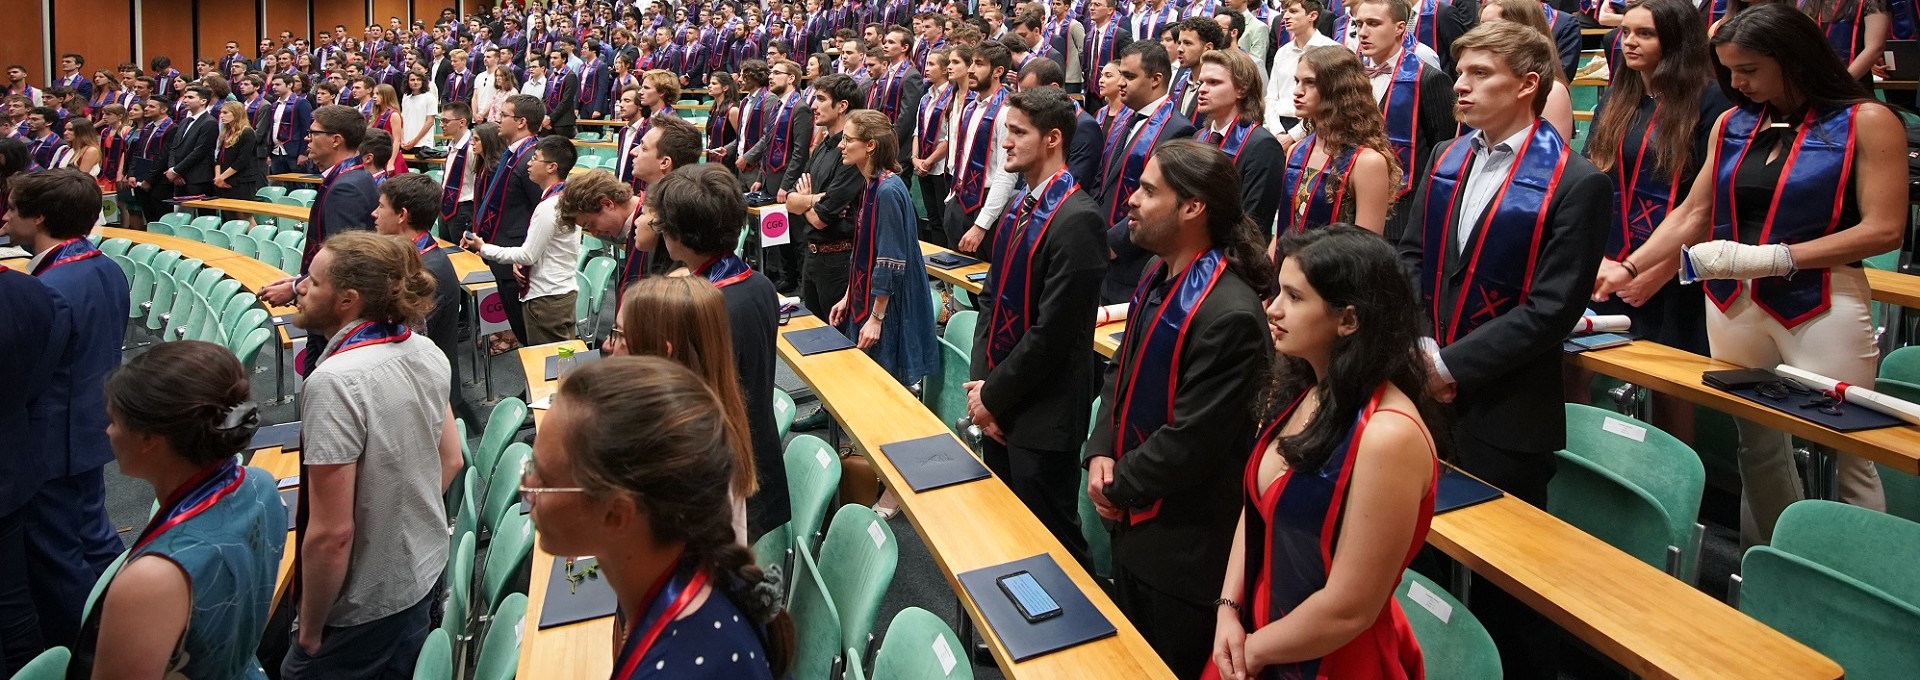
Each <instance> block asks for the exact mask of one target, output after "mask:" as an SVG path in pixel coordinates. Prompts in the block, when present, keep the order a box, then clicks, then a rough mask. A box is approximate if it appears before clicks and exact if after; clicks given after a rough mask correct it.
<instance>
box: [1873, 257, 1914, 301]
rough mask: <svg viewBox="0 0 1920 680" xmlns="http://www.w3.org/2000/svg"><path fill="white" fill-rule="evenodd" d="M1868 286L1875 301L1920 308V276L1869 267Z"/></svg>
mask: <svg viewBox="0 0 1920 680" xmlns="http://www.w3.org/2000/svg"><path fill="white" fill-rule="evenodd" d="M1867 288H1868V289H1870V290H1872V291H1873V301H1874V302H1885V303H1887V304H1892V305H1899V306H1901V307H1912V308H1914V309H1920V276H1914V275H1912V274H1902V273H1900V272H1890V271H1885V270H1881V269H1874V268H1872V267H1868V268H1867Z"/></svg>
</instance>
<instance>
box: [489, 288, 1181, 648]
mask: <svg viewBox="0 0 1920 680" xmlns="http://www.w3.org/2000/svg"><path fill="white" fill-rule="evenodd" d="M820 326H821V323H820V321H819V320H818V319H816V318H814V317H812V316H796V317H794V318H793V320H792V321H790V322H788V324H787V325H786V326H783V327H781V329H780V331H781V332H782V333H785V332H789V331H795V330H803V329H807V328H818V327H820ZM779 348H780V356H781V358H782V359H784V360H786V362H787V364H788V365H789V366H791V367H792V368H793V370H794V372H795V373H797V374H799V376H800V378H801V379H802V380H805V381H806V382H807V384H808V385H810V386H812V388H813V390H814V392H815V393H816V394H818V395H820V400H821V403H822V404H824V405H825V406H826V409H827V410H828V411H829V412H831V413H832V414H833V417H834V419H835V420H838V421H839V422H840V423H841V424H843V425H844V426H845V428H846V431H847V432H848V433H849V435H850V436H851V439H852V440H853V443H854V445H855V446H856V447H857V448H858V449H859V450H860V451H861V452H862V453H863V454H864V455H866V456H867V458H868V459H869V460H871V461H873V467H874V471H876V472H878V473H880V475H881V476H882V478H883V479H884V480H885V481H886V484H887V488H890V489H893V492H894V494H896V495H897V496H898V497H899V499H900V507H901V509H902V510H904V511H905V512H906V515H907V518H908V519H909V520H911V521H912V522H913V526H914V530H915V531H916V532H917V533H919V535H920V538H921V540H923V541H925V542H926V545H927V549H928V551H929V552H931V553H932V554H933V557H934V560H935V561H937V562H939V564H940V570H941V572H942V573H943V574H945V575H946V578H947V582H948V584H949V585H950V586H952V588H953V592H954V593H955V594H962V593H964V592H965V590H964V589H962V588H961V586H960V582H959V580H958V579H957V578H956V577H955V575H956V574H960V573H963V572H967V571H971V570H973V569H979V568H983V567H989V566H992V565H996V564H1001V563H1005V562H1008V561H1012V560H1016V559H1021V558H1024V557H1030V556H1033V555H1036V554H1040V553H1048V554H1051V555H1052V557H1053V559H1054V561H1055V562H1058V563H1059V564H1060V567H1061V568H1062V569H1063V570H1065V571H1066V573H1067V575H1068V577H1069V578H1071V579H1072V580H1073V582H1074V584H1075V585H1076V586H1078V587H1079V588H1080V590H1081V591H1082V592H1083V593H1084V594H1085V595H1086V596H1087V599H1089V600H1091V601H1092V602H1093V604H1094V606H1095V607H1098V608H1099V609H1100V612H1101V613H1102V614H1104V615H1105V616H1106V617H1107V619H1108V620H1109V621H1111V622H1112V623H1113V625H1114V627H1115V628H1116V629H1118V631H1119V634H1118V635H1116V636H1114V637H1111V638H1107V639H1104V640H1099V641H1096V642H1091V643H1087V644H1084V645H1080V646H1077V647H1073V648H1070V649H1065V650H1061V651H1058V652H1054V653H1052V654H1047V655H1045V656H1040V657H1035V658H1032V659H1028V660H1026V661H1022V662H1019V663H1015V662H1014V661H1013V659H1012V657H1010V656H1008V655H1007V650H1006V648H1005V647H1004V646H1002V645H1001V644H1000V641H999V639H998V638H996V637H995V636H994V635H992V634H985V635H984V637H985V638H986V639H987V641H988V645H989V647H991V648H992V650H993V655H994V659H995V660H996V661H997V662H998V663H999V666H1000V669H1001V670H1002V671H1003V672H1004V673H1005V674H1006V676H1007V677H1009V678H1069V677H1082V678H1129V679H1132V678H1171V677H1173V674H1172V672H1171V671H1169V670H1168V669H1167V667H1166V665H1165V664H1164V663H1162V662H1161V661H1160V657H1159V656H1158V655H1157V654H1155V653H1154V651H1153V649H1152V648H1150V647H1148V646H1147V642H1146V639H1145V638H1142V637H1141V636H1140V632H1139V631H1138V630H1136V629H1134V627H1133V624H1132V623H1130V622H1128V621H1127V618H1126V617H1125V616H1123V615H1121V613H1120V609H1119V607H1117V606H1115V605H1114V604H1113V601H1112V600H1111V599H1109V598H1108V597H1107V595H1106V593H1105V591H1103V590H1101V589H1100V586H1099V585H1098V584H1096V583H1095V582H1094V580H1093V577H1092V576H1091V575H1089V574H1088V573H1087V572H1086V571H1085V570H1084V569H1081V568H1080V567H1079V565H1078V564H1077V563H1075V562H1074V560H1073V558H1072V557H1071V556H1070V555H1069V554H1068V553H1067V551H1066V548H1065V547H1064V546H1062V545H1061V544H1060V542H1059V541H1057V540H1054V538H1053V535H1052V534H1050V533H1048V532H1047V530H1046V528H1045V527H1043V526H1041V525H1040V521H1039V520H1038V519H1036V518H1035V517H1034V516H1033V514H1032V513H1031V512H1028V511H1027V509H1026V506H1024V505H1022V504H1021V502H1020V500H1019V499H1018V498H1015V497H1014V495H1013V492H1012V491H1011V490H1010V489H1008V488H1007V486H1006V484H1004V483H1002V482H1001V481H1000V480H999V479H998V478H992V477H990V478H988V479H983V480H980V481H976V482H968V483H966V484H960V485H956V486H950V487H945V488H941V489H933V490H930V491H927V492H925V493H914V492H913V490H912V489H911V487H909V486H908V485H907V484H906V480H905V479H904V478H902V477H901V476H900V472H899V470H897V469H895V468H894V467H893V464H892V463H891V462H890V461H888V460H887V457H886V456H885V455H883V454H881V453H880V446H881V445H883V444H890V443H893V442H898V441H903V440H907V439H915V438H919V437H925V436H929V435H943V436H952V434H951V433H950V432H949V431H948V430H947V426H946V425H945V424H943V423H941V422H940V418H939V417H938V416H935V415H934V414H933V412H931V411H928V410H927V408H926V407H925V406H924V405H922V404H921V403H920V401H919V400H918V399H915V398H914V397H913V395H912V394H911V393H909V392H908V391H907V389H906V388H905V387H902V386H900V384H899V383H898V382H896V381H895V380H894V379H893V378H892V377H891V376H889V375H888V374H887V372H886V371H884V370H882V369H881V368H880V366H879V364H875V363H874V362H873V360H872V359H869V358H868V357H867V356H866V354H864V353H861V352H857V351H840V352H827V353H824V354H815V355H813V356H804V357H803V356H800V355H799V353H798V352H797V351H795V350H794V348H793V345H792V344H789V343H788V342H787V341H786V338H785V337H782V338H781V339H780V341H779ZM961 601H962V603H963V604H964V605H965V607H966V609H967V612H968V614H969V615H971V616H972V617H973V618H974V620H975V621H984V620H985V619H983V618H982V617H981V616H980V612H979V609H978V608H977V607H976V606H975V605H974V604H973V603H972V602H970V601H968V600H967V599H966V598H965V597H962V598H961ZM601 638H602V639H603V640H604V639H606V636H604V635H603V636H601ZM602 644H605V643H604V642H603V643H602ZM601 656H606V655H605V654H604V653H603V654H601ZM962 662H963V663H964V660H963V661H962ZM522 668H526V666H525V665H524V664H523V665H522Z"/></svg>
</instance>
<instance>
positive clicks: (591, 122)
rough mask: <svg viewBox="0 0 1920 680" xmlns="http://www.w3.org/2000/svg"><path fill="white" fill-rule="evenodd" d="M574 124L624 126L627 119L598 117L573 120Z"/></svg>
mask: <svg viewBox="0 0 1920 680" xmlns="http://www.w3.org/2000/svg"><path fill="white" fill-rule="evenodd" d="M574 124H575V125H579V126H583V127H585V126H594V127H624V126H625V125H626V124H627V121H624V120H619V119H617V118H602V119H599V120H580V121H574Z"/></svg>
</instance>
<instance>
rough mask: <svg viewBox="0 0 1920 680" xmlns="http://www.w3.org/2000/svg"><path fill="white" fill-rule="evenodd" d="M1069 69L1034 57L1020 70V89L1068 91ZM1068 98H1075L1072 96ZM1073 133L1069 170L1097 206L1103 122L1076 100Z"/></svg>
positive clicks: (1048, 60)
mask: <svg viewBox="0 0 1920 680" xmlns="http://www.w3.org/2000/svg"><path fill="white" fill-rule="evenodd" d="M1065 79H1066V71H1065V70H1063V69H1062V68H1061V67H1060V63H1059V62H1056V61H1054V60H1052V59H1044V58H1042V59H1035V60H1033V61H1030V62H1027V65H1026V66H1024V67H1021V69H1020V91H1022V92H1025V91H1027V90H1031V89H1033V88H1036V87H1057V88H1062V91H1065V88H1066V83H1065V82H1063V81H1064V80H1065ZM1067 101H1073V100H1071V99H1069V100H1067ZM1073 112H1074V113H1073V123H1074V124H1073V134H1071V135H1068V136H1067V138H1068V140H1069V141H1068V143H1067V170H1069V171H1071V172H1072V173H1073V180H1074V181H1075V182H1078V183H1079V184H1080V188H1081V189H1083V190H1085V191H1086V194H1087V198H1089V199H1092V200H1093V202H1094V204H1095V205H1098V204H1099V203H1100V198H1099V197H1100V193H1099V192H1100V180H1099V179H1098V178H1099V176H1100V143H1101V142H1102V141H1104V135H1102V134H1101V131H1100V121H1098V120H1094V118H1093V116H1091V115H1089V114H1088V113H1087V109H1086V107H1083V106H1081V105H1080V103H1079V102H1073Z"/></svg>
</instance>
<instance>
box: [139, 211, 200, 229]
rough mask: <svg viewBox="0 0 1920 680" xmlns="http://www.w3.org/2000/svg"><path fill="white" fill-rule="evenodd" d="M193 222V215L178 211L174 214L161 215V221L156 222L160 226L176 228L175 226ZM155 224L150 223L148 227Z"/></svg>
mask: <svg viewBox="0 0 1920 680" xmlns="http://www.w3.org/2000/svg"><path fill="white" fill-rule="evenodd" d="M192 220H193V215H190V214H187V213H184V212H180V211H177V210H176V211H174V212H170V213H167V214H165V215H161V216H160V219H159V220H156V222H158V223H159V224H165V225H168V226H174V225H180V224H186V223H187V222H190V221H192ZM153 224H154V223H153V222H149V223H148V226H152V225H153Z"/></svg>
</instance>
